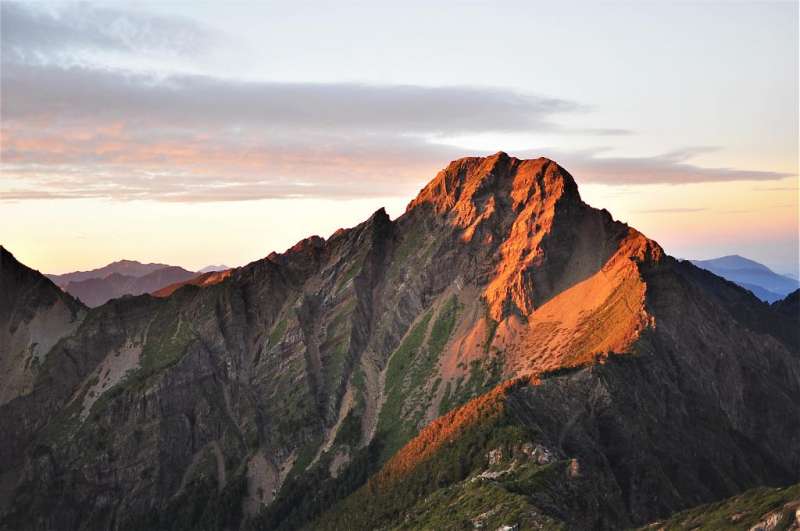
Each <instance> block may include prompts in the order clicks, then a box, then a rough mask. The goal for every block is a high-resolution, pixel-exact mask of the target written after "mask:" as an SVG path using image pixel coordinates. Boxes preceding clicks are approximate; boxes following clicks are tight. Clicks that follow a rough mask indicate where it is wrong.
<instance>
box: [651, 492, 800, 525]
mask: <svg viewBox="0 0 800 531" xmlns="http://www.w3.org/2000/svg"><path fill="white" fill-rule="evenodd" d="M798 498H800V484H797V485H793V486H791V487H784V488H768V487H758V488H755V489H752V490H748V491H747V492H745V493H744V494H740V495H739V496H734V497H733V498H728V499H726V500H722V501H719V502H716V503H710V504H707V505H701V506H699V507H695V508H693V509H689V510H687V511H683V512H680V513H677V514H675V515H673V516H672V517H670V518H669V519H668V520H666V521H664V522H662V523H661V524H660V525H659V526H658V528H659V529H667V530H677V529H695V530H708V531H711V530H716V529H749V528H750V527H752V526H754V525H755V524H757V523H758V522H760V521H761V520H762V519H764V518H765V517H766V515H767V514H769V513H771V512H773V511H779V512H781V520H780V521H779V522H778V523H777V526H776V527H775V529H776V530H778V529H787V528H788V526H789V525H790V524H791V523H792V521H793V518H794V511H793V510H791V511H790V510H788V509H783V506H784V504H786V503H787V502H789V501H792V500H797V499H798Z"/></svg>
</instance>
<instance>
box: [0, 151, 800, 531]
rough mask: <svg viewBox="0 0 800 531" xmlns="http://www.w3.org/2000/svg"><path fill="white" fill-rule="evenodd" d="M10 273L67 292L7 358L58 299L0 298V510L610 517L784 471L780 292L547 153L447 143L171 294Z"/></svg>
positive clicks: (285, 520) (247, 524)
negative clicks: (692, 253) (76, 296)
mask: <svg viewBox="0 0 800 531" xmlns="http://www.w3.org/2000/svg"><path fill="white" fill-rule="evenodd" d="M21 272H24V274H25V275H26V276H27V277H31V278H33V279H34V280H33V283H34V284H36V283H38V284H39V285H41V286H44V288H45V291H47V293H48V295H47V297H62V299H63V301H62V302H61V303H59V304H63V305H64V306H65V308H66V310H64V311H63V312H62V313H63V314H64V317H63V319H62V320H61V321H59V323H61V324H60V325H59V329H58V330H59V333H57V334H54V335H53V336H51V337H50V341H49V342H48V343H47V344H46V347H47V348H39V349H38V350H36V352H35V357H36V360H37V361H36V363H32V362H30V358H31V356H32V354H30V349H28V350H25V349H21V350H20V349H19V348H16V347H15V350H14V352H17V351H18V353H17V354H15V355H14V356H10V357H9V356H7V355H6V349H7V348H8V346H7V345H9V344H10V343H8V339H7V338H8V337H11V336H13V337H17V336H15V335H14V334H18V333H19V332H14V331H13V330H19V322H21V321H20V317H19V315H22V313H20V312H24V315H25V316H26V317H25V319H27V321H25V322H30V319H36V318H37V317H36V316H38V315H40V314H41V313H43V312H46V311H48V310H47V309H46V308H49V307H51V306H50V305H51V304H52V303H50V302H48V303H44V302H42V301H40V300H39V299H41V298H43V297H36V298H35V300H32V299H31V298H30V297H29V296H27V295H25V293H28V292H29V291H28V290H12V291H10V292H6V291H4V292H3V301H2V303H3V307H2V308H0V310H2V313H0V318H2V319H1V320H0V334H3V335H0V338H2V339H3V343H2V344H0V346H2V355H3V356H2V360H0V361H2V363H3V364H4V365H3V366H4V368H5V367H8V369H7V370H4V371H3V373H2V374H0V379H2V380H0V384H2V388H3V389H14V391H13V392H12V393H10V394H9V393H6V394H8V397H7V398H6V401H5V403H2V405H0V423H2V426H3V427H4V429H3V430H2V431H0V528H2V529H27V528H36V529H97V528H103V529H298V528H311V529H375V528H380V529H384V528H385V529H395V528H405V529H463V528H475V527H478V528H487V529H496V528H497V527H499V526H502V525H509V526H514V525H517V526H519V528H520V529H542V528H544V529H552V528H559V527H561V528H566V529H590V528H596V529H617V528H622V527H634V526H640V525H646V524H648V523H649V522H652V521H655V520H659V519H665V518H667V517H669V516H670V515H672V514H673V513H675V512H677V511H680V510H684V509H687V508H690V507H693V506H696V505H699V504H703V503H708V502H713V501H715V500H719V499H722V498H726V497H730V496H734V495H737V494H740V493H741V492H743V491H745V490H746V489H750V488H753V487H758V486H765V485H767V486H785V485H790V484H793V483H798V482H800V412H799V411H798V404H800V337H799V334H800V332H798V330H800V327H799V326H798V324H800V318H799V317H798V315H796V313H795V312H793V311H792V308H795V307H796V304H793V303H787V304H785V305H773V306H770V305H768V304H765V303H763V302H761V301H759V300H758V299H757V298H756V297H754V296H753V295H752V294H751V293H750V292H748V291H746V290H744V289H742V288H741V287H739V286H737V285H735V284H733V283H731V282H728V281H726V280H724V279H722V278H720V277H717V276H715V275H714V274H712V273H710V272H708V271H705V270H702V269H699V268H697V267H695V266H694V265H692V264H691V263H689V262H685V261H678V260H675V259H673V258H671V257H669V256H667V255H665V254H664V252H663V250H662V249H661V247H660V246H659V245H658V244H657V243H655V242H653V241H652V240H649V239H648V238H647V237H645V236H644V235H642V234H641V233H639V232H638V231H636V230H635V229H633V228H631V227H629V226H627V225H626V224H624V223H621V222H618V221H615V220H614V219H613V218H612V216H611V215H610V214H609V213H608V212H607V211H605V210H597V209H594V208H592V207H590V206H588V205H586V204H585V203H583V202H582V200H581V198H580V195H579V192H578V188H577V185H576V183H575V181H574V180H573V178H572V176H570V175H569V173H568V172H567V171H566V170H564V169H563V168H561V167H560V166H559V165H558V164H556V163H555V162H553V161H551V160H548V159H544V158H541V159H535V160H519V159H516V158H512V157H509V156H507V155H506V154H504V153H498V154H496V155H493V156H491V157H485V158H465V159H460V160H457V161H454V162H452V163H451V164H450V165H448V167H447V168H445V169H444V170H442V171H441V172H440V173H439V174H438V175H437V176H436V177H435V178H434V179H433V180H432V181H431V182H430V183H429V184H428V185H427V186H426V187H425V188H424V189H423V190H422V191H421V192H420V193H419V195H418V196H417V197H416V198H415V199H414V200H413V201H412V202H411V203H410V204H409V205H408V208H407V209H406V212H405V213H404V214H403V215H402V216H400V217H398V218H397V219H395V220H391V219H390V218H389V217H388V215H387V214H386V212H385V211H384V210H382V209H381V210H378V211H376V212H375V213H374V214H373V215H372V216H371V217H370V218H369V219H368V220H366V221H365V222H363V223H362V224H360V225H358V226H356V227H353V228H351V229H342V230H339V231H337V232H336V233H334V234H333V235H332V236H331V237H330V238H329V239H327V240H324V239H322V238H319V237H311V238H308V239H306V240H303V241H301V242H299V243H297V244H296V245H295V246H294V247H292V248H291V249H289V250H288V251H286V252H285V253H283V254H277V253H273V254H270V255H269V256H267V257H266V258H264V259H263V260H259V261H256V262H253V263H251V264H249V265H246V266H244V267H241V268H237V269H234V270H231V271H230V272H226V273H225V274H224V275H217V276H213V273H212V274H211V275H212V277H209V278H213V279H214V280H213V282H212V281H208V282H205V281H202V280H199V281H197V282H188V283H186V284H185V285H177V286H175V289H171V290H170V291H169V292H165V293H162V294H161V295H162V296H160V297H154V296H150V295H141V296H135V297H125V298H122V299H116V300H111V301H109V302H107V303H106V304H104V305H102V306H99V307H97V308H92V309H90V310H87V309H86V308H84V307H83V306H82V305H80V303H77V302H76V301H74V300H73V299H71V298H69V297H68V296H67V295H65V294H63V293H61V294H60V295H59V294H58V293H54V290H55V291H56V292H57V288H56V287H55V286H53V285H52V284H49V283H48V281H47V280H46V279H44V278H43V277H41V278H39V277H35V272H31V271H30V270H28V269H27V268H25V267H24V266H22V265H21V264H19V263H17V262H16V261H15V260H13V258H12V257H10V255H5V254H4V259H3V263H2V271H0V275H1V276H0V282H2V283H3V286H5V285H8V283H15V282H17V281H16V280H15V279H16V278H17V277H19V276H20V275H22V273H21ZM23 292H24V293H23ZM47 300H48V301H49V300H50V298H48V299H47ZM60 300H61V299H60ZM9 309H10V310H9ZM31 316H33V317H31ZM9 331H11V332H9ZM9 334H10V335H9ZM26 337H27V336H26ZM15 341H17V343H14V344H21V343H20V341H21V340H15ZM26 341H27V340H26ZM22 343H24V341H22ZM4 396H5V395H4ZM6 427H9V429H6Z"/></svg>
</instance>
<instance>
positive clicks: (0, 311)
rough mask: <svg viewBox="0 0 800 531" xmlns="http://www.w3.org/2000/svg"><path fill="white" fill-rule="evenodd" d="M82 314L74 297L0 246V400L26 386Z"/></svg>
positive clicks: (13, 396)
mask: <svg viewBox="0 0 800 531" xmlns="http://www.w3.org/2000/svg"><path fill="white" fill-rule="evenodd" d="M84 314H85V311H84V308H83V306H82V305H81V304H80V303H78V302H77V301H75V300H74V299H73V298H72V297H70V296H69V295H67V294H65V293H63V292H62V291H61V290H60V289H58V288H57V287H56V286H55V285H54V284H53V283H52V282H50V281H49V280H47V279H46V278H44V277H43V276H42V275H40V274H39V273H38V272H36V271H33V270H31V269H29V268H27V267H25V266H24V265H22V264H20V263H19V262H18V261H17V260H16V259H15V258H14V256H13V255H12V254H11V253H10V252H8V250H6V249H5V248H3V247H1V246H0V404H4V403H6V402H8V401H9V400H12V399H13V398H15V397H17V396H20V395H24V394H26V393H28V392H30V391H31V387H32V384H33V380H34V377H35V375H36V372H37V370H38V367H39V366H41V365H42V364H43V363H44V362H45V360H46V356H47V353H48V352H49V351H50V349H51V348H52V347H53V346H54V345H55V344H56V343H57V342H58V341H59V340H60V339H61V338H62V337H64V336H67V335H69V334H70V333H72V332H73V331H74V330H75V329H76V328H77V326H78V325H79V324H80V322H81V320H82V319H83V316H84Z"/></svg>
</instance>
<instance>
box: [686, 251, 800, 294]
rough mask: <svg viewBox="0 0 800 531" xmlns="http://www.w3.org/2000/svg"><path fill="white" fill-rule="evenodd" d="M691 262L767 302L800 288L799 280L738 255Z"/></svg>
mask: <svg viewBox="0 0 800 531" xmlns="http://www.w3.org/2000/svg"><path fill="white" fill-rule="evenodd" d="M691 262H692V263H693V264H694V265H696V266H697V267H702V268H703V269H707V270H708V271H711V272H712V273H714V274H715V275H719V276H721V277H723V278H726V279H728V280H730V281H731V282H735V283H737V284H739V285H740V286H742V287H743V288H745V289H747V290H750V291H751V292H752V293H753V295H755V296H756V297H758V298H759V299H761V300H763V301H766V302H775V301H777V300H780V299H782V298H784V297H786V295H788V294H789V293H791V292H793V291H794V290H796V289H798V287H800V281H798V280H797V279H794V278H791V277H788V276H785V275H779V274H778V273H775V272H774V271H772V270H771V269H770V268H768V267H767V266H765V265H764V264H759V263H758V262H756V261H754V260H750V259H749V258H745V257H743V256H739V255H737V254H733V255H729V256H722V257H720V258H712V259H710V260H692V261H691Z"/></svg>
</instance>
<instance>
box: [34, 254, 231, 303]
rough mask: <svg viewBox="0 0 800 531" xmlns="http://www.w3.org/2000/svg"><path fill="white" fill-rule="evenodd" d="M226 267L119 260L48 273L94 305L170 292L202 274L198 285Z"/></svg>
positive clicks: (83, 300) (67, 289)
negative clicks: (192, 268) (191, 267)
mask: <svg viewBox="0 0 800 531" xmlns="http://www.w3.org/2000/svg"><path fill="white" fill-rule="evenodd" d="M227 269H229V268H228V267H227V266H224V265H218V266H216V265H210V266H207V267H204V268H203V269H201V270H200V271H198V272H194V271H189V270H187V269H184V268H182V267H178V266H172V265H168V264H160V263H150V264H143V263H141V262H137V261H136V260H118V261H116V262H112V263H110V264H108V265H106V266H103V267H100V268H97V269H92V270H90V271H75V272H72V273H64V274H61V275H46V276H47V278H49V279H50V280H52V281H53V282H54V283H55V284H56V285H58V286H59V287H60V288H61V289H63V290H64V291H66V292H67V293H69V294H70V295H72V296H73V297H76V298H78V299H80V300H81V302H83V303H84V304H85V305H86V306H89V307H90V308H94V307H97V306H100V305H101V304H105V303H106V302H108V301H109V300H111V299H116V298H119V297H122V296H123V295H141V294H143V293H152V292H155V291H159V290H162V289H165V288H169V287H170V286H174V287H173V289H172V290H171V291H170V293H171V292H172V291H174V290H175V289H177V287H179V286H180V285H183V284H184V283H187V282H190V281H191V280H192V279H194V278H195V277H202V278H201V279H199V280H198V281H197V282H196V283H195V284H197V283H202V282H203V281H207V279H206V277H207V276H208V273H214V272H218V271H223V270H227Z"/></svg>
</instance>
